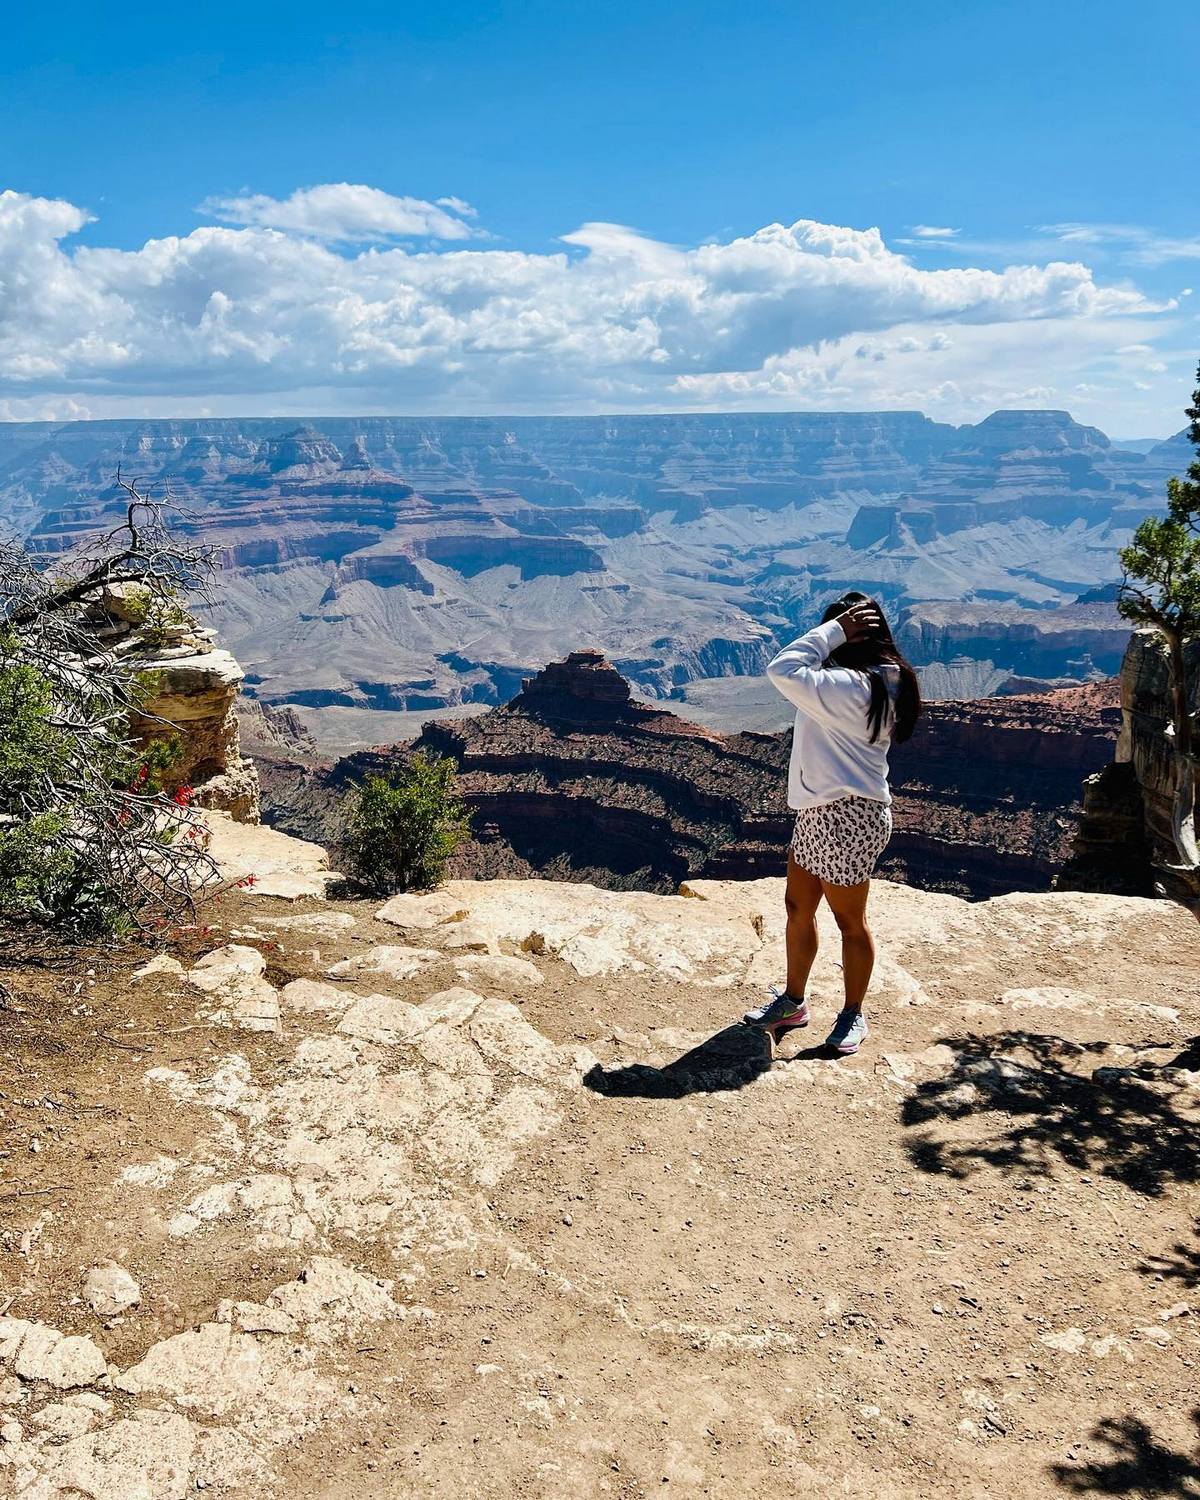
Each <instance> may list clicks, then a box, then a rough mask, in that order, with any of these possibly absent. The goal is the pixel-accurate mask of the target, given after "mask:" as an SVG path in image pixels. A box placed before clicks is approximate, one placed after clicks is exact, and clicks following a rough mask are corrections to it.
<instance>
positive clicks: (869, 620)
mask: <svg viewBox="0 0 1200 1500" xmlns="http://www.w3.org/2000/svg"><path fill="white" fill-rule="evenodd" d="M837 622H838V624H839V625H840V626H841V627H842V629H843V630H844V631H845V632H846V639H847V641H861V640H863V639H865V638H866V637H867V636H869V635H876V634H878V632H879V630H880V629H881V627H882V625H883V616H882V615H881V614H880V613H879V611H878V610H877V609H876V608H875V606H874V605H873V604H870V603H866V604H852V605H851V606H850V608H849V609H848V610H846V612H845V614H841V615H838V617H837Z"/></svg>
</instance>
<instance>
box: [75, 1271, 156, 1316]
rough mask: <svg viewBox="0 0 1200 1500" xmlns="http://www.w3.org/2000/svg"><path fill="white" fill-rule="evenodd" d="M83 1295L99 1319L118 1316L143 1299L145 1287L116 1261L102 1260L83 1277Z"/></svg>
mask: <svg viewBox="0 0 1200 1500" xmlns="http://www.w3.org/2000/svg"><path fill="white" fill-rule="evenodd" d="M83 1295H84V1299H85V1300H86V1302H87V1305H88V1306H89V1307H90V1308H91V1310H92V1311H93V1312H94V1313H95V1314H96V1316H97V1317H98V1318H115V1317H117V1316H118V1315H119V1314H121V1313H123V1312H128V1310H129V1309H130V1308H131V1307H136V1306H137V1305H138V1303H139V1302H140V1301H141V1300H142V1289H141V1287H140V1286H138V1284H137V1282H136V1281H135V1280H134V1279H133V1277H132V1276H131V1275H130V1274H129V1272H128V1271H127V1270H126V1269H125V1267H124V1266H119V1265H118V1264H117V1263H116V1261H115V1260H104V1261H100V1262H99V1263H98V1264H97V1265H94V1266H93V1267H92V1269H91V1270H90V1271H89V1272H88V1273H87V1275H86V1276H85V1277H84V1278H83Z"/></svg>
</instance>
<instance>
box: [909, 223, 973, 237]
mask: <svg viewBox="0 0 1200 1500" xmlns="http://www.w3.org/2000/svg"><path fill="white" fill-rule="evenodd" d="M912 232H913V233H914V234H915V235H916V237H917V238H918V239H919V240H952V239H954V238H955V236H956V235H959V234H961V233H962V230H961V229H947V228H945V227H944V226H943V225H941V224H914V225H913V227H912Z"/></svg>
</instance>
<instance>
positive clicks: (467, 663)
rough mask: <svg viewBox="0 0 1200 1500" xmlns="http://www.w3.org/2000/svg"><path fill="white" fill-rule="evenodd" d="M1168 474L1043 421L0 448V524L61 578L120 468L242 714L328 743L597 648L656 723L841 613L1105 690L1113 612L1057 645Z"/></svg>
mask: <svg viewBox="0 0 1200 1500" xmlns="http://www.w3.org/2000/svg"><path fill="white" fill-rule="evenodd" d="M1178 460H1179V448H1178V445H1175V446H1173V445H1172V444H1170V443H1168V444H1162V445H1159V448H1158V449H1155V450H1153V451H1151V452H1149V453H1141V452H1137V453H1131V452H1123V451H1121V450H1119V449H1115V448H1113V447H1112V446H1111V445H1110V444H1109V443H1108V440H1107V439H1106V438H1105V437H1104V435H1103V434H1102V433H1099V432H1097V431H1096V430H1095V429H1093V428H1087V427H1083V426H1080V425H1079V424H1078V423H1075V422H1073V421H1072V420H1071V418H1070V417H1069V416H1068V415H1067V414H1066V413H1065V412H1037V411H1026V412H1021V411H1013V412H999V413H996V414H994V415H993V416H992V417H989V418H987V419H986V420H985V421H983V422H981V423H979V424H977V425H975V426H973V427H963V428H953V427H950V426H947V425H945V424H940V423H936V422H932V421H930V420H929V419H928V418H926V417H924V416H922V415H921V414H920V413H917V412H886V413H861V412H860V413H838V412H829V413H803V412H797V413H781V414H776V415H770V416H762V415H756V414H751V413H740V414H732V415H731V414H720V413H717V414H696V415H679V416H650V417H634V416H617V417H597V418H583V419H573V418H520V419H516V418H504V419H493V418H427V419H400V418H331V419H325V418H322V419H321V420H320V421H319V422H317V423H316V424H312V425H304V426H300V427H295V426H292V425H291V424H288V423H286V422H280V421H277V420H271V419H247V420H215V419H214V420H197V421H183V422H180V421H176V422H137V421H122V422H105V423H87V422H84V423H65V424H53V423H42V424H14V423H9V424H5V430H4V432H3V433H0V516H3V517H5V518H6V519H7V520H8V521H9V522H10V524H15V525H16V526H17V528H18V529H19V530H20V531H21V532H22V533H24V534H26V535H28V537H29V538H30V542H31V545H33V546H35V547H37V548H39V549H41V550H44V551H46V552H49V553H56V552H60V551H62V550H63V549H65V548H69V547H70V546H72V545H73V544H74V543H75V542H76V541H77V540H78V539H79V538H80V537H82V536H86V535H88V534H89V533H93V532H95V531H96V530H98V529H100V528H101V527H102V526H104V525H105V524H106V523H107V522H108V521H109V519H110V518H111V517H112V515H113V513H114V506H115V505H116V503H117V500H118V496H117V494H116V493H115V492H114V489H113V486H112V476H113V475H114V474H115V472H116V470H117V467H118V465H119V464H121V463H124V464H125V466H126V468H127V469H128V470H130V471H132V472H136V473H138V474H139V475H140V476H143V478H144V480H145V482H146V484H147V485H149V486H150V487H151V488H152V489H153V488H154V487H155V486H159V487H160V488H161V489H166V488H168V487H169V489H170V491H171V492H172V493H173V494H176V495H178V496H179V497H180V499H181V500H183V501H185V502H186V504H187V506H188V507H189V511H190V513H191V514H192V515H193V516H194V517H195V522H196V524H197V526H199V527H200V528H201V529H202V530H203V531H204V533H205V536H206V538H207V539H208V540H210V541H211V542H212V543H213V544H215V545H216V546H217V547H218V548H219V549H220V552H221V555H222V557H223V559H224V563H225V572H224V575H223V578H222V586H221V588H220V590H219V591H218V597H217V600H216V603H215V608H214V613H213V620H214V623H215V624H216V625H217V626H218V627H219V629H220V631H221V635H222V639H224V640H226V641H228V643H229V645H230V647H231V649H232V650H233V651H234V652H235V654H236V655H237V657H238V659H239V660H241V661H242V662H243V663H245V664H246V666H247V671H248V679H247V680H248V688H249V690H250V691H251V692H252V693H253V694H254V695H256V696H258V697H260V698H262V699H263V700H264V701H266V702H270V703H274V704H293V705H296V706H298V707H301V708H303V709H304V710H305V711H306V713H307V714H308V715H309V720H310V727H312V726H316V730H319V729H320V726H321V724H322V721H323V716H324V717H330V711H331V710H341V709H351V710H353V709H359V710H387V711H392V712H411V711H425V710H433V709H437V708H444V707H448V706H453V705H460V704H464V703H488V704H496V703H501V702H504V701H506V700H507V699H508V698H509V697H511V696H512V694H513V693H514V692H516V691H517V690H518V688H519V687H520V683H521V681H522V679H523V678H524V677H526V676H528V675H529V673H530V672H531V670H533V669H534V668H535V667H536V666H537V665H538V664H539V663H541V662H544V661H546V660H548V659H549V658H550V657H552V656H555V655H561V654H563V653H564V652H565V651H567V650H571V649H577V648H580V647H584V646H590V645H599V646H600V647H602V648H603V649H604V650H605V651H606V652H607V654H608V655H609V657H610V658H611V659H612V660H613V661H615V662H616V663H617V664H618V665H619V666H620V668H621V670H622V671H623V672H624V673H625V674H626V675H627V676H628V677H630V678H631V680H633V681H634V682H635V683H636V684H637V685H638V686H639V687H640V689H641V690H642V691H643V692H644V693H647V694H649V695H652V696H657V697H669V696H670V695H672V694H674V693H678V692H679V690H680V689H681V687H682V686H683V685H684V684H686V683H687V682H689V681H692V680H694V679H696V678H700V677H714V676H721V675H727V674H744V673H751V674H753V673H756V672H761V671H762V669H763V666H764V664H765V662H766V661H767V659H768V658H769V656H770V655H771V654H772V651H773V649H774V647H775V645H776V644H777V643H778V642H779V640H780V639H781V638H783V637H785V636H787V635H789V634H792V633H794V631H795V627H796V626H797V625H799V624H801V623H802V622H804V621H807V620H810V619H811V618H812V617H813V616H814V615H815V614H817V613H819V610H820V608H821V607H822V606H823V605H824V604H825V603H826V602H827V601H828V600H829V599H830V598H832V597H833V596H834V595H836V594H838V593H841V592H843V591H844V590H845V589H846V588H849V587H861V588H866V589H867V590H868V591H870V592H872V593H874V594H877V595H878V596H879V597H880V598H882V599H883V600H884V601H885V602H886V603H887V604H888V605H889V606H890V607H891V608H892V609H893V610H895V611H896V612H900V611H903V610H904V609H907V608H911V607H915V606H920V607H922V608H924V607H926V606H928V607H936V608H937V609H938V610H939V611H940V612H941V613H940V618H939V620H937V621H935V620H933V619H932V618H931V617H930V616H929V615H928V614H925V615H921V616H914V625H913V630H912V632H911V641H910V644H911V645H912V646H913V648H914V650H916V651H918V653H919V652H921V651H925V650H928V652H929V655H928V656H921V655H920V654H918V656H917V660H918V663H921V662H923V661H924V660H929V661H936V662H938V663H940V664H945V663H946V662H947V661H949V660H950V659H952V658H953V657H956V656H959V655H967V656H970V657H972V658H974V659H978V660H980V661H982V660H984V658H985V657H986V659H987V660H990V661H991V662H992V663H993V666H994V668H995V670H996V671H998V672H1000V673H1002V674H1011V673H1014V672H1018V673H1022V674H1024V675H1032V676H1034V677H1051V678H1056V677H1063V676H1068V677H1072V678H1074V679H1076V680H1079V679H1085V678H1087V677H1089V676H1090V675H1093V671H1094V670H1097V671H1100V672H1111V671H1115V669H1116V665H1117V654H1118V653H1119V651H1120V649H1121V647H1122V645H1123V639H1122V638H1121V637H1120V636H1119V635H1115V634H1114V630H1115V626H1114V622H1113V621H1112V619H1111V618H1110V615H1111V611H1108V612H1106V611H1105V610H1104V609H1103V608H1100V609H1096V610H1093V611H1092V613H1091V615H1090V616H1088V617H1087V618H1082V617H1079V618H1077V617H1076V616H1075V615H1074V613H1072V614H1071V615H1070V618H1069V619H1068V618H1064V620H1063V622H1062V624H1061V625H1059V624H1056V619H1055V617H1056V614H1057V613H1058V612H1059V611H1060V610H1063V609H1065V608H1068V607H1071V608H1072V609H1073V606H1074V602H1075V600H1076V599H1077V598H1078V596H1079V595H1080V594H1086V593H1087V592H1089V591H1091V590H1092V589H1094V588H1095V587H1096V586H1097V585H1100V584H1104V583H1106V582H1111V581H1112V580H1113V579H1114V578H1115V577H1116V574H1117V549H1118V548H1119V546H1120V545H1121V544H1122V543H1124V542H1125V541H1127V540H1128V537H1129V530H1130V527H1131V525H1132V524H1133V523H1134V521H1135V520H1136V519H1138V518H1139V517H1140V516H1141V515H1143V514H1145V513H1147V512H1150V511H1154V510H1155V509H1157V508H1160V507H1161V504H1162V480H1163V478H1164V477H1165V475H1166V474H1167V473H1169V472H1171V471H1172V469H1173V468H1175V469H1178V467H1179V463H1178ZM964 599H972V600H981V599H982V600H988V601H995V606H994V607H993V606H992V605H990V604H989V605H988V607H987V611H986V615H987V617H986V618H984V619H980V618H977V615H976V613H975V611H976V608H977V607H976V606H975V605H967V606H961V607H960V606H959V605H958V601H960V600H964ZM1006 607H1011V610H1012V611H1014V612H1013V613H1012V614H1011V617H1005V616H1004V611H1005V609H1006ZM982 643H986V649H985V645H984V644H982ZM947 653H949V655H947ZM1089 658H1090V661H1089Z"/></svg>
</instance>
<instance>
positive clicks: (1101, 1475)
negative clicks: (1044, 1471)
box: [1050, 1408, 1200, 1500]
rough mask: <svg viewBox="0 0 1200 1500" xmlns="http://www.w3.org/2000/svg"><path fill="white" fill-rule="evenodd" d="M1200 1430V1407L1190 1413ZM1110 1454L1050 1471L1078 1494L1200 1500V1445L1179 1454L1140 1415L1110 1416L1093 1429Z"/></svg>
mask: <svg viewBox="0 0 1200 1500" xmlns="http://www.w3.org/2000/svg"><path fill="white" fill-rule="evenodd" d="M1192 1420H1193V1421H1194V1422H1195V1423H1196V1426H1197V1429H1198V1432H1200V1408H1198V1409H1197V1410H1196V1411H1194V1412H1193V1413H1192ZM1092 1438H1093V1439H1094V1441H1096V1442H1100V1443H1106V1444H1107V1445H1108V1447H1109V1448H1111V1449H1112V1457H1111V1458H1109V1459H1105V1460H1103V1461H1100V1462H1096V1463H1089V1464H1083V1465H1078V1466H1077V1465H1075V1464H1053V1465H1052V1466H1051V1469H1050V1472H1051V1474H1053V1476H1054V1478H1055V1479H1056V1480H1057V1481H1058V1483H1059V1484H1061V1485H1062V1487H1063V1488H1064V1489H1067V1490H1070V1491H1071V1492H1072V1493H1074V1494H1076V1495H1137V1496H1142V1497H1146V1500H1149V1497H1159V1496H1162V1497H1179V1500H1200V1447H1197V1448H1196V1449H1194V1450H1193V1451H1192V1453H1191V1454H1187V1453H1179V1452H1176V1450H1175V1449H1174V1448H1169V1447H1167V1445H1166V1444H1165V1443H1161V1442H1159V1441H1158V1439H1156V1438H1155V1436H1154V1434H1153V1432H1152V1431H1151V1430H1150V1428H1149V1427H1148V1426H1147V1424H1146V1423H1145V1422H1143V1421H1142V1420H1141V1418H1140V1417H1132V1416H1129V1417H1106V1418H1105V1419H1104V1421H1102V1422H1101V1423H1100V1425H1099V1426H1098V1427H1096V1428H1095V1430H1094V1431H1093V1433H1092Z"/></svg>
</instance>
